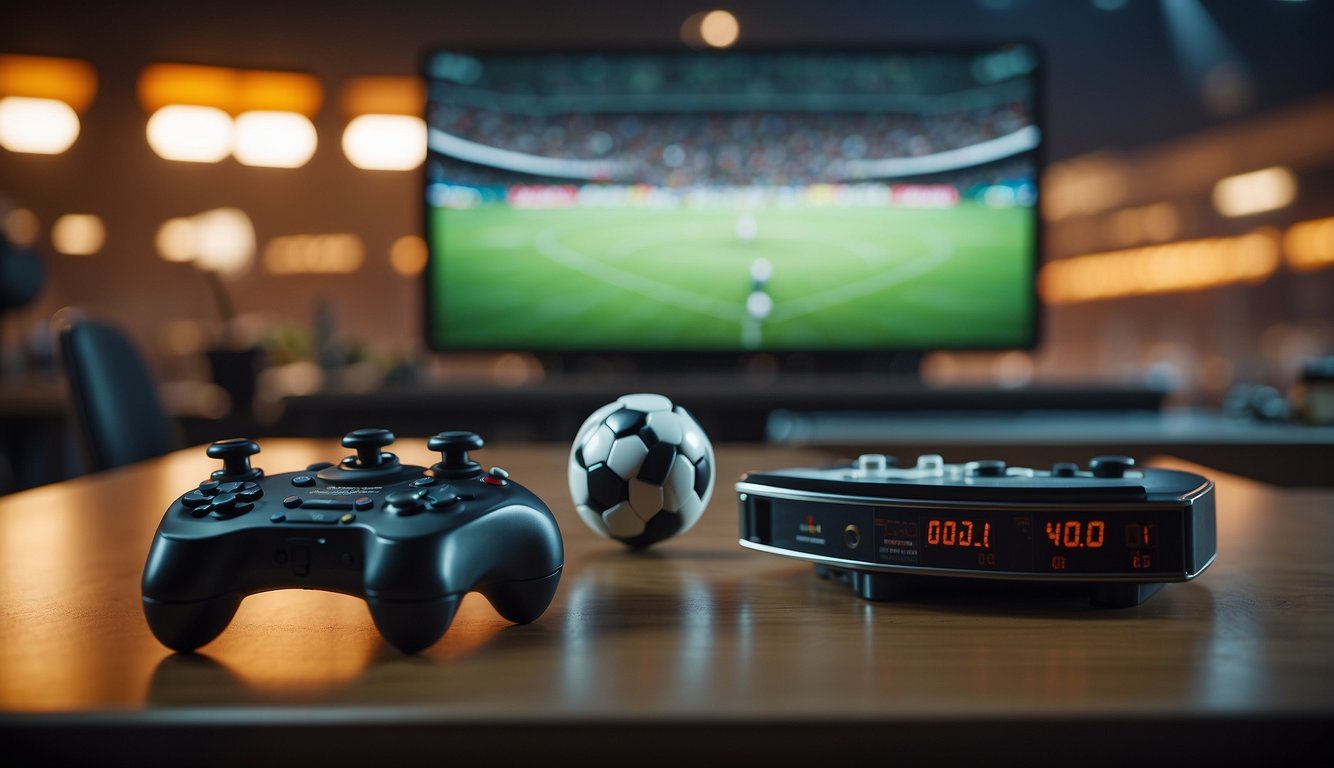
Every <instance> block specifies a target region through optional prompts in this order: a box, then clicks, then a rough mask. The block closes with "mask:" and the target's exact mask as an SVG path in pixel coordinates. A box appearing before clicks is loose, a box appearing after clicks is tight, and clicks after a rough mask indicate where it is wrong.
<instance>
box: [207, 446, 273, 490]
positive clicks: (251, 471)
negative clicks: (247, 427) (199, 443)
mask: <svg viewBox="0 0 1334 768" xmlns="http://www.w3.org/2000/svg"><path fill="white" fill-rule="evenodd" d="M206 453H208V457H209V458H210V459H222V469H218V470H214V471H213V477H214V478H215V479H218V480H222V479H226V480H250V479H253V478H256V477H259V476H260V475H263V474H264V470H262V469H258V468H256V467H251V466H250V457H251V456H254V455H255V454H257V453H259V443H257V442H255V441H254V440H248V439H246V438H244V437H233V438H230V439H227V440H219V441H217V442H215V443H213V444H212V445H210V446H209V447H208V450H207V451H206Z"/></svg>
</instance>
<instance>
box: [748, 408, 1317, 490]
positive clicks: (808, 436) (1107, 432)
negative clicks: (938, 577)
mask: <svg viewBox="0 0 1334 768" xmlns="http://www.w3.org/2000/svg"><path fill="white" fill-rule="evenodd" d="M767 437H768V439H769V441H770V442H773V443H776V444H779V445H793V446H798V445H805V446H812V447H822V448H826V449H831V450H836V451H839V452H841V453H843V454H846V455H856V454H859V453H883V452H888V453H894V454H896V455H897V456H898V457H899V460H900V461H901V462H902V461H911V460H912V459H913V457H915V456H917V455H920V454H924V453H939V454H941V455H943V456H944V457H945V459H946V460H947V461H969V460H974V459H1003V460H1005V461H1007V462H1010V463H1011V464H1019V465H1023V466H1031V467H1042V466H1046V465H1050V464H1052V463H1054V462H1057V461H1074V462H1077V463H1080V464H1084V463H1087V461H1088V460H1089V459H1090V458H1091V457H1093V456H1097V455H1103V454H1123V455H1128V456H1134V457H1136V458H1137V459H1139V460H1140V461H1143V460H1145V459H1148V458H1149V457H1151V456H1157V455H1171V456H1177V457H1179V458H1183V459H1186V460H1188V461H1194V462H1197V463H1199V464H1205V465H1207V466H1210V467H1214V468H1216V469H1219V470H1222V471H1224V472H1230V473H1233V474H1237V475H1242V476H1243V477H1249V478H1253V479H1256V480H1261V481H1264V482H1267V483H1273V484H1276V485H1295V486H1303V485H1305V486H1326V485H1334V426H1312V425H1304V424H1296V423H1278V422H1266V421H1257V420H1254V419H1244V418H1236V417H1229V416H1224V415H1222V414H1220V413H1216V412H1212V411H1198V410H1173V409H1169V410H1163V411H1158V412H1146V411H1127V412H1119V413H1118V412H1107V411H1104V412H1091V411H1084V412H1071V411H1030V412H1025V413H1012V412H1010V413H1000V412H974V413H949V412H941V411H935V412H917V413H905V414H888V413H880V412H872V413H866V412H863V413H848V412H828V411H825V412H816V411H811V412H798V411H795V410H786V409H784V410H779V411H775V412H774V413H773V414H772V415H771V416H770V418H769V422H768V428H767Z"/></svg>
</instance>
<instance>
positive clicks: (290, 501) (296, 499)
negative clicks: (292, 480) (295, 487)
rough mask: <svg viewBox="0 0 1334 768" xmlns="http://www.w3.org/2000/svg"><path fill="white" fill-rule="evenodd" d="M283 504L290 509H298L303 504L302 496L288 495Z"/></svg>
mask: <svg viewBox="0 0 1334 768" xmlns="http://www.w3.org/2000/svg"><path fill="white" fill-rule="evenodd" d="M283 506H284V507H287V508H288V509H296V508H297V507H299V506H301V497H300V496H288V497H287V498H285V499H283Z"/></svg>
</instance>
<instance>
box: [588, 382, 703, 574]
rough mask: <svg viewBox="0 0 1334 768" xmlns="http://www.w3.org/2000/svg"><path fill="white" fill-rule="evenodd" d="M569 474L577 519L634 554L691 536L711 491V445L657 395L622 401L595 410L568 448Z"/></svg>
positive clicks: (692, 421)
mask: <svg viewBox="0 0 1334 768" xmlns="http://www.w3.org/2000/svg"><path fill="white" fill-rule="evenodd" d="M569 469H570V496H571V497H572V498H573V499H574V508H575V509H576V510H578V512H579V517H580V518H582V519H583V521H584V522H585V523H587V524H588V526H589V527H590V528H592V529H593V530H594V531H595V532H597V533H598V534H599V535H601V536H605V537H607V538H610V539H616V540H617V541H619V542H622V543H623V544H627V545H629V546H631V547H636V548H639V547H647V546H649V545H650V544H653V543H655V542H659V541H662V540H663V539H666V538H670V537H672V536H675V535H676V534H678V533H683V532H685V531H686V530H688V529H689V528H690V526H692V525H694V524H695V522H696V521H698V520H699V518H700V516H701V515H702V514H704V508H705V507H706V506H708V503H709V496H710V495H712V493H713V478H714V459H713V445H711V444H710V443H709V438H708V436H706V435H705V434H704V430H703V429H701V428H700V426H699V423H698V422H696V421H695V418H694V417H693V416H691V415H690V414H689V413H688V412H687V411H686V409H684V408H682V407H680V406H676V407H673V406H672V401H671V400H668V399H667V398H665V397H663V396H662V395H652V394H638V395H625V396H623V397H621V398H619V399H617V401H616V402H614V403H608V404H607V405H604V406H602V407H601V408H599V409H597V410H596V411H594V412H593V415H591V416H589V417H588V420H587V421H585V422H584V425H583V426H582V427H580V428H579V432H578V434H577V436H576V437H575V440H574V445H573V446H572V447H571V448H570V466H569Z"/></svg>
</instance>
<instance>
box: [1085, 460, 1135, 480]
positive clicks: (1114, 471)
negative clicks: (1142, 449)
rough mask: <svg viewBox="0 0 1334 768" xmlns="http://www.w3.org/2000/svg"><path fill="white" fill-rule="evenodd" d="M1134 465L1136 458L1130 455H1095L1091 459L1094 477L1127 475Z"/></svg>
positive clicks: (1090, 463)
mask: <svg viewBox="0 0 1334 768" xmlns="http://www.w3.org/2000/svg"><path fill="white" fill-rule="evenodd" d="M1133 466H1135V460H1134V459H1132V458H1130V457H1129V456H1094V457H1093V458H1092V459H1091V460H1090V461H1089V469H1090V470H1091V471H1092V472H1093V476H1094V477H1125V475H1126V472H1128V471H1130V468H1131V467H1133Z"/></svg>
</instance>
